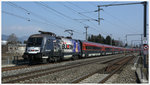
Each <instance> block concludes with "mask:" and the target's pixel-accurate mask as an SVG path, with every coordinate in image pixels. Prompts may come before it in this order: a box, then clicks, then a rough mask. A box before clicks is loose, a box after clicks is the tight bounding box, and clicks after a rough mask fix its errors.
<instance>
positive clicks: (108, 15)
mask: <svg viewBox="0 0 150 85" xmlns="http://www.w3.org/2000/svg"><path fill="white" fill-rule="evenodd" d="M116 3H129V2H116V1H113V2H56V1H55V2H42V3H41V2H2V34H6V35H10V34H11V33H15V34H16V35H17V36H29V35H31V34H35V33H38V30H43V31H50V32H54V33H56V34H57V35H60V36H62V35H63V36H68V35H69V34H68V33H66V32H64V30H65V29H72V30H74V31H75V32H74V35H73V38H74V39H82V40H84V39H85V34H84V33H83V32H85V28H84V26H87V25H88V26H89V28H88V34H89V35H90V34H94V35H98V34H101V35H103V36H104V37H105V36H106V35H110V34H112V37H113V38H114V39H116V40H118V39H120V40H122V41H124V40H125V35H126V34H141V33H143V5H128V6H114V7H103V10H104V11H101V12H100V17H101V18H104V20H101V22H100V25H98V22H96V21H93V20H91V19H90V18H92V19H97V18H98V16H97V15H98V13H97V12H92V11H95V10H97V5H104V4H116ZM41 4H44V6H43V5H41ZM16 6H17V7H16ZM45 6H46V7H45ZM6 12H7V13H6ZM8 12H9V13H11V14H13V16H12V15H10V14H8ZM85 12H89V13H85ZM29 13H30V14H29ZM16 15H17V17H16ZM147 15H148V14H147ZM18 16H19V17H20V16H22V17H20V18H19V17H18ZM26 18H27V19H26ZM77 19H82V20H77ZM83 19H89V20H90V21H86V20H83ZM28 20H30V21H28ZM131 40H140V36H132V37H128V42H130V43H131Z"/></svg>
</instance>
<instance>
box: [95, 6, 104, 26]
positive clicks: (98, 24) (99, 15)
mask: <svg viewBox="0 0 150 85" xmlns="http://www.w3.org/2000/svg"><path fill="white" fill-rule="evenodd" d="M97 7H98V10H96V11H95V12H98V25H100V20H104V19H103V18H100V10H103V9H100V6H99V5H98V6H97Z"/></svg>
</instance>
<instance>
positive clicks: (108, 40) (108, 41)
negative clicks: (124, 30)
mask: <svg viewBox="0 0 150 85" xmlns="http://www.w3.org/2000/svg"><path fill="white" fill-rule="evenodd" d="M88 41H91V42H96V43H101V44H107V45H113V46H121V47H123V42H122V41H119V40H114V39H112V38H111V37H110V36H109V35H108V36H106V38H104V37H103V36H102V35H101V34H99V35H91V36H88Z"/></svg>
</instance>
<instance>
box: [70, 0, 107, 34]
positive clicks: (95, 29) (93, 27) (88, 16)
mask: <svg viewBox="0 0 150 85" xmlns="http://www.w3.org/2000/svg"><path fill="white" fill-rule="evenodd" d="M68 3H70V4H72V5H75V6H76V7H78V8H79V9H81V10H84V11H87V10H85V9H83V8H81V7H79V6H78V5H76V4H73V3H71V2H68ZM75 12H77V11H75ZM82 16H83V15H82ZM88 18H91V17H89V16H88ZM92 19H93V18H92ZM91 23H92V22H91ZM92 24H93V23H92ZM93 25H94V27H95V28H94V27H92V26H90V28H92V29H95V30H94V31H96V32H99V30H97V29H96V28H99V27H97V26H96V25H95V24H93ZM101 33H102V34H104V35H107V34H105V33H103V32H102V31H101Z"/></svg>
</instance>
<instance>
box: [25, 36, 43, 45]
mask: <svg viewBox="0 0 150 85" xmlns="http://www.w3.org/2000/svg"><path fill="white" fill-rule="evenodd" d="M42 41H43V38H42V37H31V38H29V39H28V44H27V46H29V47H32V46H38V47H40V46H41V44H42Z"/></svg>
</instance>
